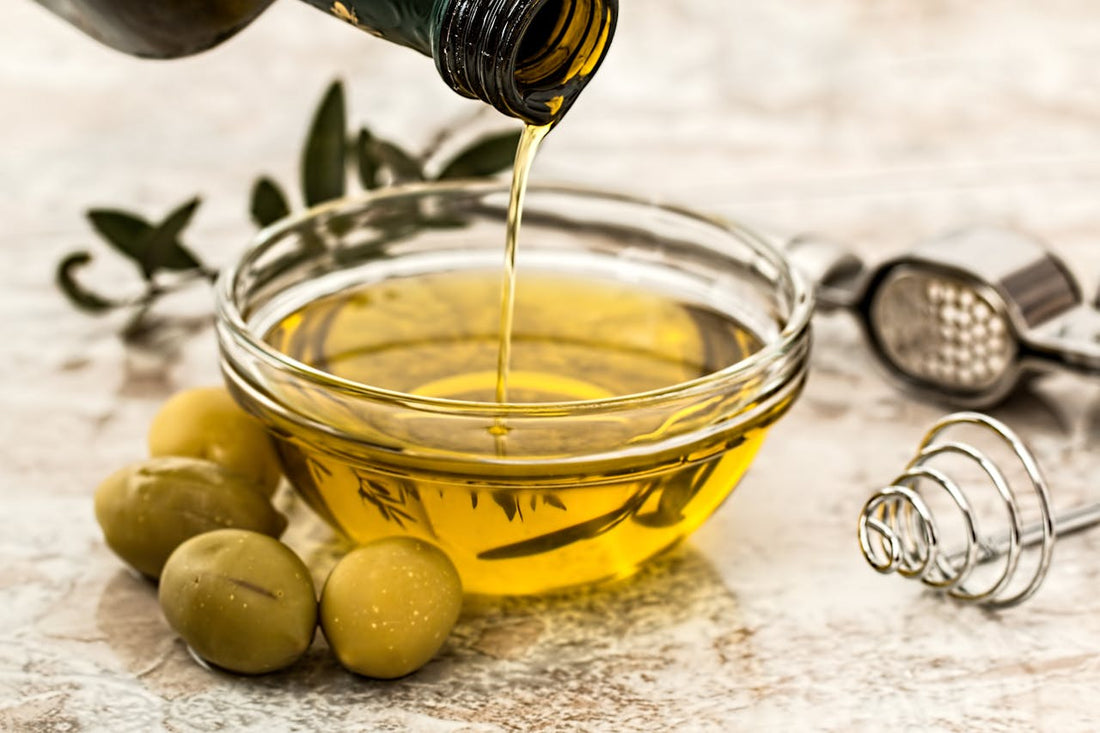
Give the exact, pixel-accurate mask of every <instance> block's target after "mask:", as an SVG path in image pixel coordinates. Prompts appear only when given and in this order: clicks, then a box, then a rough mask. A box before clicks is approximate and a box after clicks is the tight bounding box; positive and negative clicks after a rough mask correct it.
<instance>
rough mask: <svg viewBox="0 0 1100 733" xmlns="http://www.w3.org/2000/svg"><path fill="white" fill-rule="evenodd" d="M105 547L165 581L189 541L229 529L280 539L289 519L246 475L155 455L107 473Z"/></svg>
mask: <svg viewBox="0 0 1100 733" xmlns="http://www.w3.org/2000/svg"><path fill="white" fill-rule="evenodd" d="M95 516H96V520H97V521H98V522H99V526H100V527H101V528H102V529H103V536H104V538H105V539H106V541H107V545H108V546H109V547H110V548H111V549H112V550H114V551H115V554H117V555H118V556H119V557H121V558H122V559H123V560H125V561H126V562H128V563H129V564H130V565H132V566H133V567H134V568H135V569H136V570H138V571H139V572H141V573H144V574H145V575H148V576H150V577H152V578H157V577H160V572H161V568H163V567H164V561H165V560H167V559H168V556H169V555H170V554H172V551H173V550H175V549H176V547H178V546H179V545H180V543H182V542H183V541H184V540H187V539H190V538H191V537H194V536H195V535H198V534H202V533H203V532H209V531H211V530H215V529H223V528H225V527H239V528H242V529H252V530H256V531H258V532H262V533H264V534H267V535H271V536H273V537H278V536H279V535H281V534H282V533H283V530H284V529H286V524H287V521H286V517H284V516H283V515H282V514H280V513H279V512H277V511H275V508H274V507H272V506H271V501H270V500H269V499H268V498H267V497H266V496H264V495H263V493H262V492H261V491H260V490H259V489H258V488H257V487H255V486H253V485H252V484H251V483H249V482H248V481H246V480H245V479H244V478H242V477H240V476H238V475H236V474H233V473H230V472H229V471H227V470H226V469H225V468H223V467H221V466H219V465H218V464H216V463H211V462H210V461H203V460H200V459H198V458H180V457H162V458H150V459H147V460H144V461H141V462H139V463H135V464H132V465H130V466H127V467H126V468H123V469H121V470H119V471H116V472H115V473H113V474H111V475H110V476H108V477H107V478H106V479H105V480H104V481H103V483H101V484H100V485H99V488H97V489H96V492H95Z"/></svg>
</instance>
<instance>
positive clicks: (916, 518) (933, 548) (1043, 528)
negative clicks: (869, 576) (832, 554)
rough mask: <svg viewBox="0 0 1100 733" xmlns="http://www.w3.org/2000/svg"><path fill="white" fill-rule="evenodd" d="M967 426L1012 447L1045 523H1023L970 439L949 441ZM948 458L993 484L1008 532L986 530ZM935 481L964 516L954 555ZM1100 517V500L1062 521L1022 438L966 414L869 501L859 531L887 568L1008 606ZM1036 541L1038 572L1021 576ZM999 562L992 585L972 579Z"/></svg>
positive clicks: (931, 434)
mask: <svg viewBox="0 0 1100 733" xmlns="http://www.w3.org/2000/svg"><path fill="white" fill-rule="evenodd" d="M960 425H971V426H976V427H978V428H982V429H984V430H986V431H987V432H988V433H989V434H990V435H992V436H995V437H996V438H997V439H998V440H999V441H1000V442H1002V443H1003V444H1005V445H1007V446H1008V448H1009V449H1010V450H1011V452H1012V453H1013V454H1014V455H1015V457H1016V458H1017V459H1018V460H1019V462H1020V466H1021V467H1022V469H1023V472H1024V473H1025V474H1026V476H1027V479H1028V483H1029V484H1030V485H1029V487H1028V488H1029V489H1030V491H1031V492H1033V495H1034V499H1035V506H1036V507H1037V509H1038V513H1039V516H1040V519H1039V521H1037V522H1035V523H1033V524H1029V525H1027V526H1025V525H1024V524H1023V522H1022V519H1021V505H1020V501H1019V497H1018V495H1017V493H1016V491H1015V490H1014V488H1013V487H1012V485H1011V484H1010V482H1009V480H1008V479H1006V477H1005V472H1004V471H1003V470H1002V469H1001V468H1000V467H998V465H997V464H996V463H995V462H994V461H993V460H992V459H991V458H990V457H989V455H988V454H987V453H986V452H983V451H981V450H979V449H978V448H976V447H975V446H974V445H972V444H970V443H964V442H959V441H954V440H946V439H944V433H945V432H946V431H948V430H950V429H952V428H954V427H956V426H960ZM948 455H954V456H962V457H963V459H964V460H967V461H970V462H972V463H973V464H976V465H977V466H978V467H979V468H980V473H981V474H984V476H985V477H987V478H988V479H989V481H990V482H992V484H993V487H994V488H995V490H996V494H997V496H998V497H999V500H1000V502H1001V503H1002V505H1003V507H1004V509H1005V511H1006V515H1005V517H1003V518H1002V519H1004V520H1005V521H1006V523H1007V525H1008V529H1007V531H1006V532H1005V533H1003V534H1002V535H1000V536H997V537H992V538H988V537H984V536H983V535H982V534H981V532H980V530H979V522H978V517H977V512H976V511H975V508H974V506H973V504H972V502H971V501H970V499H969V498H968V496H967V491H966V490H964V488H963V487H962V486H960V485H959V484H958V483H957V482H956V481H955V480H953V479H952V477H951V476H950V475H948V474H947V473H946V472H945V471H944V470H943V467H942V463H940V465H939V466H938V465H937V460H938V459H941V458H943V457H945V456H948ZM929 486H931V487H932V488H933V489H935V488H938V489H942V490H943V491H945V492H947V495H948V496H949V498H950V503H953V504H954V506H955V507H957V509H958V510H959V512H960V513H961V517H962V528H963V533H964V535H965V536H964V538H963V539H964V540H965V544H964V545H963V546H962V547H961V549H958V550H956V551H952V552H947V551H944V550H943V549H941V544H942V542H943V539H944V538H943V537H942V531H941V527H940V524H939V523H938V522H937V518H936V516H935V514H934V512H933V510H932V509H931V507H930V505H929V501H928V500H927V498H928V497H927V495H926V494H925V493H924V492H925V491H926V488H927V487H929ZM1097 522H1100V504H1094V505H1089V506H1084V507H1080V508H1078V509H1075V510H1073V511H1071V512H1068V513H1066V514H1063V515H1061V516H1059V517H1057V518H1055V517H1054V514H1053V511H1052V509H1051V500H1050V493H1049V491H1048V490H1047V485H1046V482H1045V481H1044V479H1043V476H1042V474H1041V472H1040V471H1039V465H1038V463H1037V462H1036V460H1035V457H1034V456H1033V455H1032V453H1031V451H1030V450H1029V449H1028V447H1027V445H1026V444H1025V443H1024V442H1023V441H1022V440H1021V439H1020V438H1019V436H1017V435H1016V434H1015V433H1014V432H1013V431H1012V430H1010V429H1009V428H1008V427H1007V426H1006V425H1004V424H1003V423H1001V422H1000V421H998V420H995V419H993V418H991V417H989V416H987V415H982V414H979V413H974V412H960V413H955V414H953V415H948V416H947V417H945V418H943V419H942V420H940V421H939V422H937V423H936V424H935V425H933V426H932V428H931V429H930V430H929V431H928V432H927V433H926V434H925V436H924V439H923V440H922V441H921V444H920V447H919V448H918V449H917V454H916V456H914V458H913V459H912V460H911V461H910V462H909V464H908V465H907V466H906V467H905V470H904V471H902V473H901V474H900V475H899V476H898V477H897V478H895V479H894V481H893V483H892V484H891V485H890V486H887V487H886V488H884V489H881V490H879V491H877V492H875V494H874V495H873V496H871V498H870V499H868V501H867V503H866V504H865V505H864V506H863V510H862V511H861V512H860V515H859V530H858V535H859V546H860V549H861V550H862V552H863V556H864V557H865V558H866V559H867V562H868V563H870V564H871V567H873V568H874V569H875V570H877V571H878V572H880V573H892V572H897V573H899V574H901V575H902V576H904V577H908V578H916V579H919V580H920V581H921V582H922V583H924V584H925V585H927V586H929V587H931V588H935V589H937V590H940V591H943V592H945V593H947V594H948V595H950V596H951V597H953V598H957V599H959V600H961V601H966V602H971V603H977V604H981V605H983V606H986V607H988V608H1007V607H1010V606H1014V605H1016V604H1018V603H1022V602H1023V601H1025V600H1027V599H1028V598H1030V597H1031V596H1032V595H1034V594H1035V592H1036V591H1037V590H1038V589H1039V586H1040V585H1041V584H1042V582H1043V579H1044V578H1045V577H1046V574H1047V571H1048V569H1049V568H1050V561H1051V556H1052V553H1053V551H1054V543H1055V540H1056V537H1057V536H1058V535H1059V534H1068V533H1071V532H1076V531H1078V530H1081V529H1084V528H1086V527H1090V526H1092V525H1094V524H1096V523H1097ZM1036 545H1038V551H1039V553H1040V554H1039V556H1038V558H1037V561H1036V562H1034V563H1033V565H1034V569H1033V570H1032V571H1031V575H1030V577H1028V578H1025V580H1024V581H1020V579H1019V578H1018V577H1017V575H1018V574H1019V570H1020V558H1021V554H1022V551H1023V550H1024V549H1025V548H1028V547H1033V546H1036ZM993 562H999V563H1001V565H1000V568H999V572H997V573H994V574H993V578H992V580H988V576H987V580H986V584H985V585H982V584H981V583H978V582H974V581H972V580H971V579H972V574H973V573H974V571H975V569H976V568H978V566H979V565H984V564H986V563H993ZM1021 582H1022V587H1021Z"/></svg>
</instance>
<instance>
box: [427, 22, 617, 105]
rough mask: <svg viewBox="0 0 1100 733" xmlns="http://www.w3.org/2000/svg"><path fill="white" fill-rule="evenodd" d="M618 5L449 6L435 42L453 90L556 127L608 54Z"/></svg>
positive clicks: (439, 59) (439, 62)
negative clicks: (555, 123) (554, 124)
mask: <svg viewBox="0 0 1100 733" xmlns="http://www.w3.org/2000/svg"><path fill="white" fill-rule="evenodd" d="M617 18H618V0H522V1H520V2H516V1H515V0H454V1H453V2H452V3H451V4H450V5H449V6H448V8H447V10H446V11H445V13H444V15H443V18H442V20H441V22H440V24H439V26H438V27H439V31H438V33H439V35H438V38H437V39H435V45H436V48H437V53H436V62H437V67H438V68H439V73H440V74H441V75H442V76H443V79H444V81H446V82H447V83H448V84H449V85H450V86H451V88H452V89H454V90H455V91H457V92H458V93H459V94H462V95H464V96H467V97H473V98H476V99H481V100H482V101H484V102H487V103H488V104H491V105H493V106H494V107H496V108H497V109H498V110H500V111H501V112H503V113H504V114H506V115H508V116H510V117H517V118H519V119H521V120H523V121H524V122H527V123H529V124H533V125H547V124H551V123H554V122H556V121H557V120H559V119H561V117H562V116H563V115H564V114H565V112H566V110H568V109H569V107H570V106H572V104H573V102H574V101H576V99H577V96H578V95H579V94H580V92H581V90H582V89H583V88H584V87H585V86H586V85H587V84H588V82H589V80H590V79H591V78H592V76H593V74H595V72H596V70H597V69H598V68H599V66H600V63H601V62H602V61H603V59H604V57H605V56H606V54H607V49H608V48H609V47H610V44H611V39H612V36H613V35H614V30H615V23H616V20H617Z"/></svg>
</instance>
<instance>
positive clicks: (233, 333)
mask: <svg viewBox="0 0 1100 733" xmlns="http://www.w3.org/2000/svg"><path fill="white" fill-rule="evenodd" d="M508 190H509V186H508V183H507V182H506V181H496V180H484V179H456V180H448V181H426V182H415V183H406V184H400V185H395V186H388V187H386V188H384V189H378V190H376V191H369V192H366V193H363V194H360V195H356V196H345V197H341V198H338V199H333V200H331V201H326V202H324V203H322V204H318V205H316V206H313V207H310V208H307V209H305V210H304V211H302V212H299V213H297V214H295V215H292V216H288V217H286V218H284V219H282V220H280V221H278V222H275V223H274V224H272V225H270V226H267V227H265V228H263V229H261V230H260V231H259V232H257V233H256V234H255V235H254V236H253V238H252V240H251V242H250V243H249V246H248V247H247V248H246V249H245V250H244V252H242V253H241V254H240V255H239V256H238V257H237V258H236V259H235V260H234V261H233V262H232V263H231V264H229V265H227V266H225V267H223V268H222V269H221V272H220V273H219V276H218V279H217V282H216V284H215V299H216V311H215V317H216V327H217V335H218V340H219V342H221V343H220V345H221V349H222V358H223V360H226V359H229V360H230V361H232V358H231V357H230V356H229V355H228V354H227V349H226V342H227V341H230V340H231V341H232V342H234V343H236V344H237V345H239V346H241V347H242V348H244V349H245V351H247V352H248V353H249V354H250V355H252V356H253V357H256V358H259V359H260V360H262V361H263V362H265V363H269V364H270V363H273V364H275V365H276V366H277V367H278V368H280V369H282V370H287V371H289V372H291V373H292V374H294V375H295V376H296V377H299V378H302V379H304V380H306V381H308V382H311V383H313V384H315V385H317V386H319V387H322V388H326V389H330V390H334V391H337V392H340V393H341V394H343V395H346V396H351V397H355V398H365V399H369V400H372V401H376V402H387V403H391V404H395V405H399V406H403V407H407V408H415V409H419V410H422V411H427V412H434V413H449V414H465V415H471V416H473V415H484V416H502V415H510V416H524V417H544V416H551V415H563V414H564V415H574V414H587V413H599V412H613V411H616V410H623V409H631V410H633V409H639V408H645V407H648V406H652V405H657V404H661V403H663V402H667V401H669V400H676V399H682V398H684V397H686V396H692V395H695V394H697V393H699V392H705V391H708V390H711V389H713V388H714V387H716V386H719V385H723V384H727V383H735V382H737V381H738V380H739V379H742V378H744V377H746V376H749V375H752V374H755V373H757V372H760V371H762V370H763V369H764V368H765V367H767V366H768V365H770V364H773V363H775V362H777V361H780V360H782V359H783V358H784V357H785V356H788V355H790V354H791V353H792V352H796V351H798V350H799V349H798V347H799V345H800V344H802V343H804V344H806V345H807V346H808V341H809V325H810V318H811V316H812V314H813V289H812V287H811V286H810V284H809V282H808V281H807V280H806V278H805V276H804V275H803V274H802V273H801V272H800V271H799V270H798V268H797V267H795V265H794V264H793V262H792V261H791V260H790V259H789V258H788V257H787V256H786V255H784V253H783V252H782V250H781V249H780V248H779V247H777V246H776V245H774V244H773V243H771V242H769V241H768V240H767V239H766V238H765V237H764V236H763V235H761V234H758V233H757V232H756V231H754V230H753V229H751V228H749V227H746V226H744V225H742V224H740V223H738V222H736V221H734V220H732V219H727V218H725V217H720V216H717V215H713V214H708V213H704V212H700V211H697V210H695V209H692V208H688V207H685V206H681V205H678V204H674V203H668V202H664V201H660V200H656V199H651V198H643V197H640V196H635V195H632V194H628V193H616V192H613V191H607V190H605V189H600V188H596V187H587V186H582V185H575V184H560V183H540V184H532V185H530V186H529V187H528V189H527V191H528V194H530V193H532V192H534V193H536V194H538V193H545V194H562V195H566V196H580V197H585V198H597V199H600V200H602V201H605V202H608V203H611V204H616V205H627V206H640V207H645V208H649V209H656V210H659V211H662V212H666V213H669V214H672V215H673V216H677V217H682V218H685V219H690V220H693V221H695V222H699V223H703V224H707V225H709V226H712V227H715V228H718V229H721V230H723V231H725V232H727V233H729V234H731V235H732V236H733V237H734V238H736V239H737V240H739V241H741V242H742V243H744V244H747V245H748V246H749V247H750V248H751V249H752V250H753V252H754V253H756V254H757V255H760V256H763V257H765V258H766V259H767V260H768V261H769V263H770V264H772V265H774V266H776V267H777V268H778V270H779V272H780V278H781V279H785V280H786V281H788V282H789V283H790V286H791V295H790V301H791V311H790V314H789V316H788V317H787V319H786V322H785V323H784V324H783V325H782V328H781V329H780V331H779V334H778V336H777V337H776V338H773V339H771V340H769V341H768V342H767V343H765V344H764V345H763V346H762V347H761V348H760V349H758V350H756V351H754V352H753V353H752V354H750V355H749V356H747V357H745V358H744V359H741V360H740V361H737V362H735V363H733V364H730V365H728V366H726V367H724V368H722V369H719V370H717V371H714V372H710V373H709V374H704V375H702V376H700V377H696V378H694V379H690V380H687V381H683V382H678V383H676V384H672V385H667V386H664V387H659V388H657V389H652V390H646V391H643V392H634V393H630V394H626V395H615V396H613V397H605V398H599V399H592V400H567V401H557V402H505V403H499V402H489V401H475V400H456V399H450V398H443V397H425V396H421V395H415V394H410V393H407V392H399V391H396V390H389V389H384V388H381V387H375V386H372V385H368V384H364V383H362V382H357V381H355V380H351V379H346V378H343V377H339V376H336V375H334V374H331V373H329V372H326V371H324V370H321V369H318V368H316V367H312V366H310V365H308V364H305V363H304V362H300V361H298V360H297V359H294V358H292V357H290V356H288V355H287V354H284V353H283V352H281V351H279V350H278V349H275V348H273V347H271V346H270V345H268V344H267V342H265V341H264V340H263V339H262V338H260V337H259V336H258V335H257V334H255V333H254V332H253V331H252V329H251V328H250V327H249V326H248V324H247V323H246V322H245V319H244V317H243V315H242V313H241V310H240V308H238V306H237V304H236V302H235V300H234V297H233V294H234V289H235V285H236V283H237V281H238V278H239V277H240V274H241V271H242V269H243V267H244V266H245V265H246V264H247V263H248V262H249V261H250V260H251V259H252V258H254V257H255V256H257V254H258V253H261V252H263V251H264V250H265V249H266V248H267V247H268V246H272V245H274V243H276V242H278V241H279V240H280V238H281V237H282V236H283V235H284V234H286V233H287V232H289V231H291V230H293V229H295V228H297V227H299V226H301V225H302V224H303V223H304V222H306V221H309V220H311V219H314V218H317V217H321V216H324V215H326V214H334V213H337V212H341V211H345V210H347V209H348V208H352V207H355V208H363V207H366V206H369V205H370V204H371V203H372V202H376V201H385V200H388V199H397V198H401V197H409V196H426V195H429V194H436V195H438V194H441V193H446V192H448V191H455V192H463V193H469V192H474V193H478V192H480V193H484V194H490V193H503V194H507V193H508ZM521 246H522V234H521ZM802 351H805V349H803V350H802ZM799 371H801V370H799Z"/></svg>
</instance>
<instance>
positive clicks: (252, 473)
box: [149, 387, 282, 496]
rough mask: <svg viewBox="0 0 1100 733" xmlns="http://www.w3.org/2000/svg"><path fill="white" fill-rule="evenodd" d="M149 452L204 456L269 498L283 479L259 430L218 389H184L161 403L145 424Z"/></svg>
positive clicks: (259, 426) (268, 442) (255, 422)
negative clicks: (154, 415)
mask: <svg viewBox="0 0 1100 733" xmlns="http://www.w3.org/2000/svg"><path fill="white" fill-rule="evenodd" d="M149 454H150V455H152V456H191V457H192V458H205V459H206V460H208V461H213V462H214V463H217V464H220V465H222V466H224V467H225V468H227V469H229V470H230V471H232V472H233V473H238V474H240V475H242V476H244V477H245V478H247V479H249V480H251V481H253V482H255V483H256V484H258V485H259V486H261V487H263V490H264V491H265V492H266V493H267V495H268V496H271V495H272V494H274V493H275V489H276V488H277V487H278V486H279V479H280V478H281V476H282V474H281V472H280V468H279V458H278V456H277V455H276V454H275V448H274V446H273V445H272V443H271V439H270V438H269V437H268V435H267V432H266V431H265V430H264V426H263V425H262V424H261V423H260V421H259V420H257V419H256V418H254V417H252V416H251V415H249V414H248V413H247V412H245V411H244V410H242V409H241V408H240V407H239V406H238V405H237V403H236V402H234V401H233V398H232V397H231V396H230V395H229V392H227V391H226V390H224V389H222V388H221V387H200V388H196V389H189V390H185V391H183V392H179V393H177V394H175V395H173V396H172V397H171V398H170V399H169V400H168V401H167V402H165V403H164V405H163V406H162V407H161V408H160V411H159V412H158V413H157V415H156V417H154V418H153V424H152V425H150V426H149Z"/></svg>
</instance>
